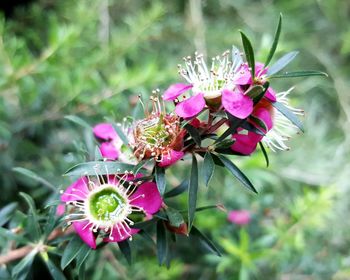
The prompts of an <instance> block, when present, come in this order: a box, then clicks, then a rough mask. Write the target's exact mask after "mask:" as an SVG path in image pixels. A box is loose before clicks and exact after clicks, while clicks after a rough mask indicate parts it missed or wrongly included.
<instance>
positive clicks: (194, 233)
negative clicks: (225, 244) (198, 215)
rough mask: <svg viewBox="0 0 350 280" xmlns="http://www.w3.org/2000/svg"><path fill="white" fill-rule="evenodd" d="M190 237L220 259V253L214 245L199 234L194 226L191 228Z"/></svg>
mask: <svg viewBox="0 0 350 280" xmlns="http://www.w3.org/2000/svg"><path fill="white" fill-rule="evenodd" d="M190 235H191V236H193V237H196V238H198V240H199V241H200V242H201V244H203V245H204V246H205V247H206V248H207V249H208V250H209V251H210V252H211V253H213V254H215V255H217V256H219V257H221V253H220V251H219V250H218V249H217V248H216V246H215V244H214V243H213V242H212V241H211V240H210V239H209V238H208V237H206V236H205V235H204V234H203V233H201V232H200V231H199V230H198V229H197V228H196V227H195V226H193V227H192V229H191V232H190Z"/></svg>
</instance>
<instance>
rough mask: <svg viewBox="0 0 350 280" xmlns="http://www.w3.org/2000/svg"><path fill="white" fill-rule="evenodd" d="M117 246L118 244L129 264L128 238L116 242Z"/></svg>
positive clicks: (129, 249)
mask: <svg viewBox="0 0 350 280" xmlns="http://www.w3.org/2000/svg"><path fill="white" fill-rule="evenodd" d="M118 246H119V249H120V252H122V254H123V256H124V257H125V259H126V261H127V262H128V264H129V265H131V248H130V243H129V240H124V241H122V242H118Z"/></svg>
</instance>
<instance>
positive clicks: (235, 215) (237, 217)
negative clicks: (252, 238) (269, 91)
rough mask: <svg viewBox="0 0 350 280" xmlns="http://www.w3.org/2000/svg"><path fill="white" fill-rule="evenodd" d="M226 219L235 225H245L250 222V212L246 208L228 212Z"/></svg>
mask: <svg viewBox="0 0 350 280" xmlns="http://www.w3.org/2000/svg"><path fill="white" fill-rule="evenodd" d="M227 218H228V220H229V221H230V222H232V223H234V224H237V225H246V224H248V223H249V222H250V219H251V217H250V212H249V211H247V210H235V211H230V212H229V213H228V217H227Z"/></svg>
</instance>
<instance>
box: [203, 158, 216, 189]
mask: <svg viewBox="0 0 350 280" xmlns="http://www.w3.org/2000/svg"><path fill="white" fill-rule="evenodd" d="M214 170H215V164H214V160H213V157H212V156H211V154H210V153H209V152H206V153H205V156H204V161H203V178H204V182H205V185H206V186H208V185H209V182H210V180H211V178H212V177H213V174H214Z"/></svg>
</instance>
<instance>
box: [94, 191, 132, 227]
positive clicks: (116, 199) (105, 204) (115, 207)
mask: <svg viewBox="0 0 350 280" xmlns="http://www.w3.org/2000/svg"><path fill="white" fill-rule="evenodd" d="M126 206H127V202H126V199H125V198H124V197H123V196H122V195H121V194H120V193H119V192H118V190H116V188H114V187H113V186H111V185H110V186H109V185H106V186H105V187H102V188H101V190H99V191H97V192H95V193H93V194H92V195H91V196H90V199H89V206H88V207H89V210H90V213H91V215H92V216H93V217H94V218H95V219H96V220H100V221H115V220H118V218H119V217H121V215H122V216H124V215H125V213H124V212H125V208H126Z"/></svg>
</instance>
